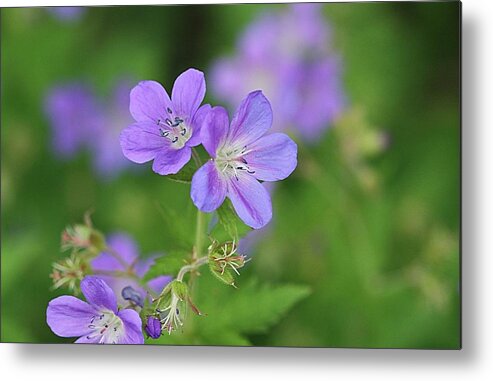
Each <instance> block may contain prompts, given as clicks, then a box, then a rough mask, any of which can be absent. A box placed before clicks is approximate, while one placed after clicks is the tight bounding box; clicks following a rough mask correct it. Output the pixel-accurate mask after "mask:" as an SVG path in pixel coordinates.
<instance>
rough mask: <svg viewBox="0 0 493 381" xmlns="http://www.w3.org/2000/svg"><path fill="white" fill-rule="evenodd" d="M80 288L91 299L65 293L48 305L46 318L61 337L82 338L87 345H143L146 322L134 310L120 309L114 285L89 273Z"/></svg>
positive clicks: (80, 339) (79, 341) (80, 341)
mask: <svg viewBox="0 0 493 381" xmlns="http://www.w3.org/2000/svg"><path fill="white" fill-rule="evenodd" d="M80 288H81V290H82V293H83V294H84V296H85V298H86V300H87V302H84V301H82V300H80V299H78V298H76V297H74V296H69V295H64V296H60V297H58V298H55V299H53V300H52V301H50V303H49V304H48V309H47V311H46V321H47V323H48V325H49V327H50V328H51V330H52V331H53V332H54V333H55V334H56V335H58V336H61V337H79V338H78V339H77V340H76V341H75V342H76V343H83V344H143V343H144V336H143V334H142V321H141V320H140V317H139V314H138V313H137V312H136V311H134V310H132V309H123V310H119V309H118V306H117V301H116V296H115V294H114V292H113V291H112V290H111V288H110V287H109V286H108V285H107V284H106V283H105V282H104V281H103V280H102V279H99V278H97V277H95V276H86V277H85V278H84V279H83V280H82V281H81V283H80Z"/></svg>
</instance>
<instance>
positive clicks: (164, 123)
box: [157, 108, 192, 149]
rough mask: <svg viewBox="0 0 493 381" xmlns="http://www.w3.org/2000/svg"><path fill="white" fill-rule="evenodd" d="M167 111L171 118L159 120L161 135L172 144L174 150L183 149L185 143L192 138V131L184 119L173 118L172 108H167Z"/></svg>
mask: <svg viewBox="0 0 493 381" xmlns="http://www.w3.org/2000/svg"><path fill="white" fill-rule="evenodd" d="M166 111H167V112H168V114H169V117H168V118H166V119H164V120H162V119H158V120H157V125H158V126H159V133H160V134H161V136H162V137H163V138H165V139H168V140H169V141H170V142H171V146H172V147H173V148H176V149H180V148H183V147H184V146H185V143H186V142H187V141H188V140H189V139H190V137H191V136H192V130H191V129H190V127H189V126H187V124H186V123H185V121H184V120H183V119H182V118H180V117H179V116H173V111H172V110H171V109H170V108H167V109H166Z"/></svg>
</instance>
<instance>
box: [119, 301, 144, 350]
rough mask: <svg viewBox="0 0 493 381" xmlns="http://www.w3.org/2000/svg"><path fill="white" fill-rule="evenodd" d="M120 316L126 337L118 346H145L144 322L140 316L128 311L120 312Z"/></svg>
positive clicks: (121, 339) (122, 338) (123, 337)
mask: <svg viewBox="0 0 493 381" xmlns="http://www.w3.org/2000/svg"><path fill="white" fill-rule="evenodd" d="M118 316H119V317H120V319H121V320H122V322H123V325H124V327H125V331H124V335H123V336H122V337H121V338H120V340H119V341H118V344H144V335H143V334H142V321H141V320H140V317H139V314H138V313H137V312H136V311H134V310H130V309H126V310H122V311H120V312H118Z"/></svg>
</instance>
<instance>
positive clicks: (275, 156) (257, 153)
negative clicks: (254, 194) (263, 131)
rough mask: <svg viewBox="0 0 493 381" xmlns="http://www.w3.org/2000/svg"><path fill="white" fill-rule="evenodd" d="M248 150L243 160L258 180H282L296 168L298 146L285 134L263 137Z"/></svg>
mask: <svg viewBox="0 0 493 381" xmlns="http://www.w3.org/2000/svg"><path fill="white" fill-rule="evenodd" d="M248 149H249V153H247V154H246V155H245V156H244V158H245V160H246V161H247V162H248V166H249V167H250V169H251V170H253V171H255V174H254V176H255V177H256V178H257V179H258V180H263V181H276V180H283V179H285V178H286V177H288V176H289V175H290V174H291V173H292V172H293V171H294V169H295V168H296V165H297V153H298V146H297V145H296V143H295V142H294V141H293V140H291V138H290V137H289V136H288V135H286V134H280V133H279V134H270V135H267V136H263V137H261V138H260V139H259V140H257V141H256V142H254V143H253V144H252V145H250V146H249V147H248Z"/></svg>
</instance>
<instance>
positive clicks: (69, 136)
mask: <svg viewBox="0 0 493 381" xmlns="http://www.w3.org/2000/svg"><path fill="white" fill-rule="evenodd" d="M45 111H46V114H47V116H48V118H49V119H50V122H51V123H50V126H51V128H52V134H53V150H54V151H55V153H56V154H57V155H58V156H60V157H62V158H71V157H73V156H74V155H75V154H76V153H77V152H78V151H79V150H80V149H81V148H82V147H84V145H85V144H86V143H87V142H88V141H90V140H91V138H93V137H94V135H95V134H96V133H97V131H98V130H99V129H100V123H101V121H100V109H99V106H98V104H97V102H96V101H95V98H94V96H93V94H92V92H91V90H90V89H89V88H88V87H87V86H85V85H84V84H82V83H71V84H66V85H63V86H58V87H54V88H53V89H51V90H50V92H49V94H48V96H47V98H46V103H45Z"/></svg>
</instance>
